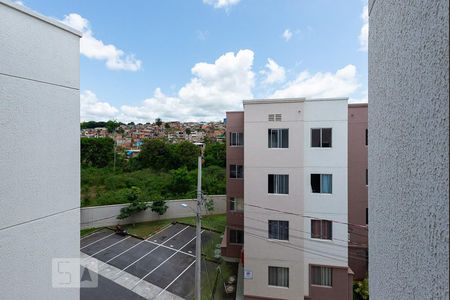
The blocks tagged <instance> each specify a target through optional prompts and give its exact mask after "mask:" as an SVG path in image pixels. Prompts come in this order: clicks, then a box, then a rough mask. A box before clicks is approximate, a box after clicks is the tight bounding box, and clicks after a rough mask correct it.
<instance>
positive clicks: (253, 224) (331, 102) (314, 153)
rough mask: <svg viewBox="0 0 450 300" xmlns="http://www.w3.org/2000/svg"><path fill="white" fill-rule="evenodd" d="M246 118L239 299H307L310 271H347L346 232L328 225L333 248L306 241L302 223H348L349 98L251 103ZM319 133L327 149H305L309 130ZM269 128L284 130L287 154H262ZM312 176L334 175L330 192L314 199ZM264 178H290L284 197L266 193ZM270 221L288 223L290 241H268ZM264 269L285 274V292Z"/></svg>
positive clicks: (307, 231) (265, 151)
mask: <svg viewBox="0 0 450 300" xmlns="http://www.w3.org/2000/svg"><path fill="white" fill-rule="evenodd" d="M244 112H245V126H244V133H245V148H244V161H245V166H244V177H245V183H244V184H245V188H244V199H245V211H244V229H245V232H244V240H245V243H244V256H245V257H244V261H245V269H246V270H250V271H252V272H253V279H246V280H245V281H244V294H245V295H249V296H250V295H252V296H261V297H273V298H283V299H299V295H309V267H308V266H309V264H320V265H330V266H347V265H348V264H347V242H346V241H347V238H348V237H347V225H346V224H338V223H334V224H333V239H334V240H333V241H326V240H311V238H310V231H311V225H310V222H311V218H308V217H304V216H313V217H315V218H322V219H328V220H336V221H339V222H342V223H346V222H347V99H345V98H341V99H328V100H306V101H305V100H304V99H298V100H297V101H295V100H293V99H290V100H287V101H286V100H282V99H280V100H269V101H266V102H264V101H260V102H257V103H256V104H255V103H254V102H253V104H252V102H250V101H249V102H244ZM268 114H281V115H282V121H281V122H269V121H268ZM321 127H325V128H330V127H331V128H333V129H332V135H333V141H332V148H330V149H319V148H311V128H321ZM269 128H288V129H289V148H287V149H273V148H272V149H270V148H268V145H267V143H268V141H267V140H268V137H267V134H268V129H269ZM311 173H323V174H333V193H332V194H331V195H328V194H313V193H312V192H311V185H310V174H311ZM268 174H288V175H289V194H288V195H273V194H268V186H267V181H268ZM252 205H256V206H260V207H264V208H267V209H263V208H258V207H254V206H252ZM270 209H272V210H279V211H281V212H276V211H271V210H270ZM283 212H287V213H283ZM268 220H286V221H289V241H270V240H268V238H267V237H268V232H267V230H268ZM336 239H337V240H342V241H337V240H336ZM268 266H281V267H289V277H290V287H289V288H288V289H286V288H280V287H269V286H268V280H267V278H268V275H267V269H268ZM300 298H303V297H302V296H301V297H300Z"/></svg>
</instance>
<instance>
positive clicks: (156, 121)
mask: <svg viewBox="0 0 450 300" xmlns="http://www.w3.org/2000/svg"><path fill="white" fill-rule="evenodd" d="M162 123H163V122H162V120H161V118H156V120H155V124H156V126H158V127H161V125H162Z"/></svg>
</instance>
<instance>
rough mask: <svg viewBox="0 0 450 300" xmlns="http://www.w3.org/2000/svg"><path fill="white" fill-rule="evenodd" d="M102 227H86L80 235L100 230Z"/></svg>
mask: <svg viewBox="0 0 450 300" xmlns="http://www.w3.org/2000/svg"><path fill="white" fill-rule="evenodd" d="M100 229H101V228H86V229H81V230H80V237H83V236H86V235H88V234H91V233H93V232H94V231H97V230H100Z"/></svg>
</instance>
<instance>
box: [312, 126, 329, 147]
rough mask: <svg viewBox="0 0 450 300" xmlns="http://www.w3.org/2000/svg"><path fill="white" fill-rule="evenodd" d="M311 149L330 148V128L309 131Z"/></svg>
mask: <svg viewBox="0 0 450 300" xmlns="http://www.w3.org/2000/svg"><path fill="white" fill-rule="evenodd" d="M311 147H315V148H331V128H315V129H311Z"/></svg>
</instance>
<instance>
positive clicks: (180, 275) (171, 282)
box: [152, 260, 195, 299]
mask: <svg viewBox="0 0 450 300" xmlns="http://www.w3.org/2000/svg"><path fill="white" fill-rule="evenodd" d="M193 264H195V260H194V261H193V262H191V263H190V265H189V266H187V267H186V268H185V269H184V270H183V272H181V273H180V274H179V275H178V276H177V277H175V279H174V280H172V281H171V282H170V283H169V284H168V285H167V286H166V287H165V288H164V289H163V290H162V291H161V292H159V294H158V295H156V296H155V297H153V298H152V299H155V298H156V297H158V296H160V295H161V294H162V293H164V292H165V291H166V290H167V289H168V288H169V287H170V286H171V285H172V284H173V283H174V282H175V281H177V279H178V278H180V277H181V275H183V274H184V273H185V272H186V271H187V270H188V269H189V268H190V267H191V266H192V265H193Z"/></svg>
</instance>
